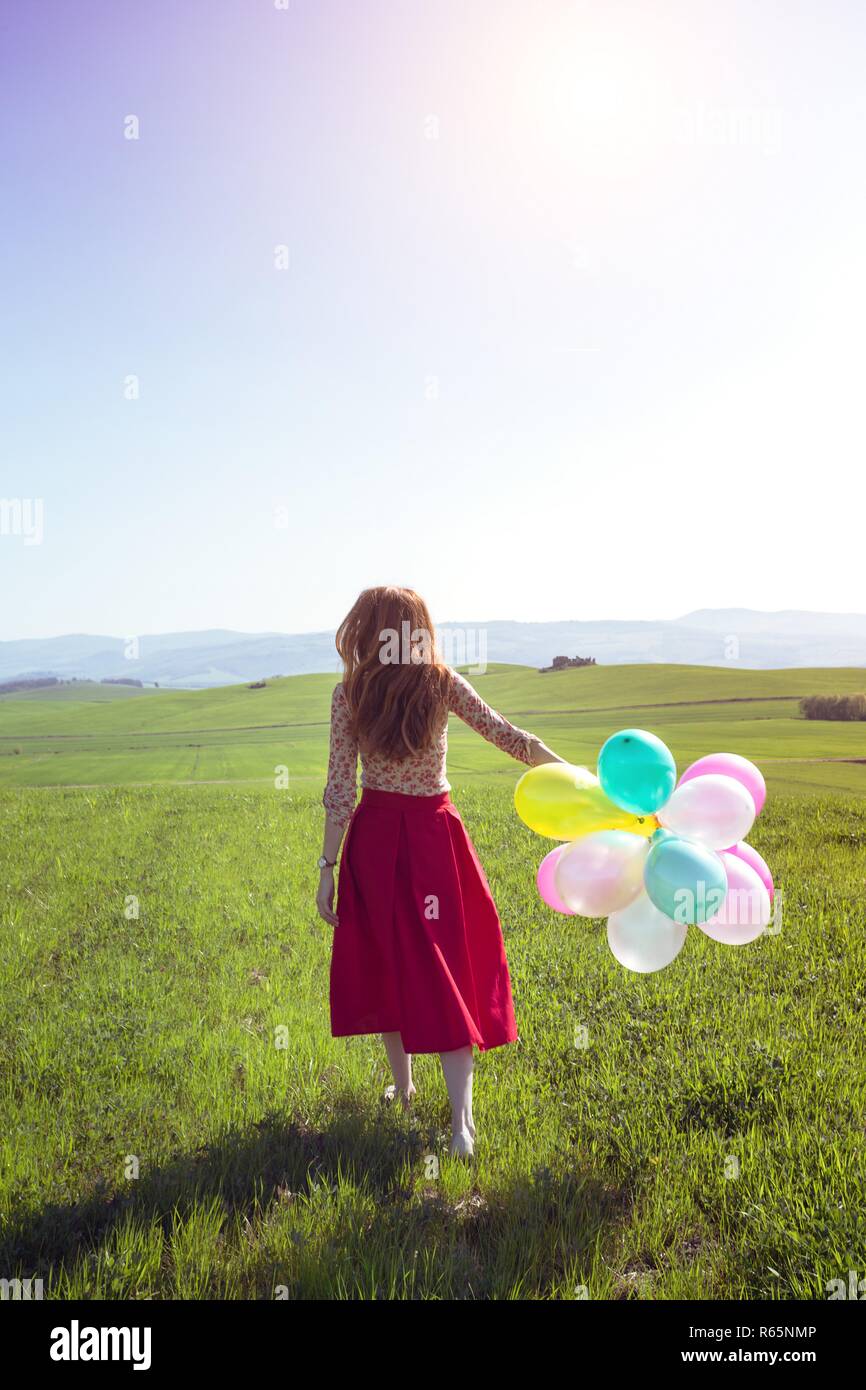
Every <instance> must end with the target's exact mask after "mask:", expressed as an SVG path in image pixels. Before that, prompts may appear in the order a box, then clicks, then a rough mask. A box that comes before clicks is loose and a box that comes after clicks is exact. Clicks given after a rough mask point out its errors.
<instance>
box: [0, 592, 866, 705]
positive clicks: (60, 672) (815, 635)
mask: <svg viewBox="0 0 866 1390" xmlns="http://www.w3.org/2000/svg"><path fill="white" fill-rule="evenodd" d="M439 631H440V636H441V637H442V639H443V645H444V650H445V656H446V659H447V660H448V661H450V662H451V664H452V665H463V664H464V663H470V664H471V663H472V662H473V661H474V660H475V658H476V656H479V657H481V658H482V659H485V660H486V661H487V662H509V663H512V664H518V665H527V666H534V667H541V666H548V665H550V663H551V661H552V659H553V657H554V656H559V655H562V656H575V655H580V656H594V657H595V658H596V660H597V661H598V662H599V663H600V664H602V665H631V664H659V663H665V664H667V663H676V664H681V665H701V666H719V667H727V668H732V669H734V670H763V669H768V668H771V669H784V668H788V667H796V666H800V667H810V666H864V667H866V616H864V615H862V614H857V613H848V614H845V613H807V612H802V611H800V610H791V611H787V612H780V613H760V612H756V611H753V610H751V609H744V608H726V609H703V610H701V611H699V612H694V613H688V614H686V615H685V616H684V617H682V618H676V619H673V620H670V621H658V622H584V621H570V622H540V623H524V622H505V621H498V620H497V621H482V622H479V621H477V620H473V621H471V622H468V621H461V622H459V623H457V622H451V623H444V624H442V625H441V626H440V629H439ZM127 643H128V639H125V638H121V637H104V636H103V637H101V636H89V635H73V636H67V637H51V638H45V639H28V640H26V641H13V642H0V682H2V681H4V680H10V679H14V678H18V677H22V676H37V675H56V676H61V677H65V678H67V679H68V678H70V677H73V676H75V677H78V678H85V679H93V680H101V679H103V678H104V677H111V678H116V677H127V676H135V677H136V678H138V679H139V680H143V681H146V682H148V683H153V682H158V683H159V684H160V685H161V686H163V685H167V686H171V687H174V688H177V689H202V688H207V687H209V686H218V685H229V684H231V683H232V682H235V681H246V680H255V679H259V678H261V677H268V676H274V675H285V676H292V675H307V674H313V673H316V672H326V673H330V672H336V671H337V669H338V667H339V662H338V659H337V654H336V652H335V650H334V634H333V632H332V631H328V632H310V633H295V634H286V633H279V632H261V633H247V632H231V631H227V630H226V629H222V628H218V629H213V630H210V631H205V632H174V633H162V634H156V635H153V636H142V637H140V638H139V639H138V647H137V649H136V650H137V655H136V656H135V658H134V659H130V658H129V656H128V645H127Z"/></svg>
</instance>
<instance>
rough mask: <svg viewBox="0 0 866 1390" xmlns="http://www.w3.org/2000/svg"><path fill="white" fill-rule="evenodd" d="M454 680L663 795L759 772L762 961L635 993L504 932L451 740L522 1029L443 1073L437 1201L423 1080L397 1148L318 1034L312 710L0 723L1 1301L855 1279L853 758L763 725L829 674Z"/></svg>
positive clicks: (286, 687) (593, 1294) (513, 931)
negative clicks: (474, 1136)
mask: <svg viewBox="0 0 866 1390" xmlns="http://www.w3.org/2000/svg"><path fill="white" fill-rule="evenodd" d="M475 683H476V684H477V685H478V688H479V689H480V690H481V691H482V693H483V694H484V695H485V697H486V698H487V699H488V700H490V701H491V703H493V704H496V705H497V706H498V707H500V708H502V709H504V711H505V712H506V713H507V714H508V715H509V716H510V717H511V718H513V719H515V720H516V721H517V722H518V723H522V724H523V725H524V726H525V727H529V728H531V729H533V730H535V731H537V732H538V733H540V734H541V735H542V736H543V737H544V738H545V739H546V740H547V741H548V742H550V743H551V744H552V745H553V746H554V747H555V748H556V749H557V750H558V751H560V752H562V753H563V754H564V755H566V756H569V757H572V758H574V759H575V760H580V761H588V762H593V761H594V757H595V754H596V752H597V750H598V747H599V746H600V743H601V742H602V741H603V739H604V738H605V737H606V736H607V734H609V733H611V732H613V731H614V730H616V729H617V728H619V727H623V726H624V725H626V724H638V725H640V726H642V727H647V728H651V729H653V730H654V731H655V732H657V733H660V734H661V735H662V737H664V738H666V739H667V740H668V741H669V742H670V743H671V746H672V747H673V749H674V752H675V753H676V755H677V758H678V761H680V763H682V764H684V762H685V761H686V760H687V759H689V758H691V757H696V756H699V755H700V754H701V753H706V752H711V751H715V750H717V749H719V748H730V749H732V750H733V751H740V752H744V753H746V754H747V755H748V756H751V757H754V758H756V760H757V761H759V762H760V763H761V764H762V766H763V767H764V770H765V772H766V773H767V774H768V782H769V785H770V793H771V794H770V799H769V802H768V805H767V808H766V810H765V812H764V813H763V814H762V816H761V817H760V819H759V821H758V822H757V824H756V826H755V829H754V832H753V834H752V836H751V837H750V838H751V840H752V842H753V843H754V844H755V845H756V846H757V848H758V849H759V850H760V851H761V852H762V853H763V854H764V856H765V857H766V858H767V860H768V861H769V862H770V864H771V866H772V868H773V870H774V872H775V875H776V880H777V884H778V885H779V886H780V889H781V892H782V898H783V912H782V922H781V931H780V932H778V934H768V935H765V936H763V937H762V938H760V939H759V940H758V941H757V942H755V943H753V944H752V945H750V946H747V947H743V948H740V949H734V948H727V947H723V946H719V945H717V944H716V943H714V942H712V941H710V940H709V939H707V938H706V937H704V936H703V934H702V933H701V932H700V931H698V930H696V929H692V930H691V931H690V933H689V939H688V941H687V942H686V946H685V948H684V950H683V951H682V953H681V954H680V956H679V957H678V958H677V960H676V961H675V962H674V963H673V965H671V966H670V967H669V968H668V969H667V970H665V971H663V972H661V973H660V974H658V975H655V976H649V977H638V976H635V975H631V974H629V973H628V972H626V971H624V970H623V969H621V967H620V966H618V965H617V963H616V962H615V961H614V959H613V957H612V956H611V955H610V952H609V951H608V949H607V946H606V942H605V938H604V928H603V925H602V924H601V923H588V922H584V921H574V920H570V919H563V918H559V917H557V916H555V914H553V913H551V912H550V911H549V910H548V909H546V908H545V907H544V905H543V904H542V903H541V902H540V900H539V899H538V896H537V894H536V892H535V887H534V873H535V868H536V866H537V863H538V861H539V860H540V858H541V857H542V855H543V853H544V852H545V851H546V849H547V848H549V846H550V842H548V841H542V840H540V839H539V838H538V837H537V836H534V835H533V834H532V833H531V832H530V831H529V830H527V829H526V828H525V827H524V826H523V825H522V824H521V823H520V822H519V821H518V819H517V818H516V816H515V814H514V811H513V808H512V805H511V792H512V789H513V785H514V782H515V780H516V777H517V776H518V775H519V773H520V771H521V769H520V768H519V767H518V765H516V764H514V763H512V762H510V761H509V760H508V759H506V758H504V757H502V755H500V754H499V753H497V752H496V751H495V750H493V749H491V748H488V747H487V745H485V744H484V743H483V742H482V741H481V740H479V739H478V738H477V736H475V735H472V734H470V732H469V731H468V730H463V729H462V728H460V727H457V728H454V729H453V732H452V752H451V757H450V760H449V774H450V778H451V782H452V785H453V796H454V799H455V801H456V802H457V804H458V806H459V807H460V809H461V812H462V813H463V815H464V818H465V820H466V823H467V826H468V828H469V831H470V833H471V834H472V836H473V838H474V840H475V842H476V846H477V848H478V851H479V854H480V857H481V859H482V861H483V863H484V865H485V868H486V870H487V873H488V877H489V879H490V883H491V887H492V889H493V892H494V896H495V897H496V900H497V904H498V906H499V909H500V915H501V917H502V922H503V929H504V932H505V936H506V945H507V949H508V956H509V962H510V967H511V973H512V981H513V986H514V996H515V1007H516V1011H517V1017H518V1025H519V1028H520V1042H519V1044H517V1045H516V1046H513V1047H507V1048H503V1049H498V1050H494V1051H493V1052H490V1053H487V1054H485V1055H484V1056H483V1057H481V1058H480V1059H479V1061H478V1066H477V1077H476V1103H475V1109H476V1123H477V1125H478V1131H479V1136H478V1146H477V1162H476V1164H475V1166H474V1168H467V1167H466V1166H464V1165H462V1164H460V1163H459V1162H457V1161H454V1160H450V1159H449V1158H448V1157H447V1118H448V1112H447V1101H446V1096H445V1088H444V1083H443V1081H442V1078H441V1074H440V1071H439V1067H438V1062H437V1061H436V1059H435V1058H426V1057H425V1058H420V1059H418V1063H417V1067H416V1084H417V1085H418V1088H419V1096H418V1106H417V1111H416V1114H415V1116H414V1117H413V1118H412V1119H408V1118H404V1117H403V1116H402V1115H397V1114H395V1113H394V1112H393V1110H389V1109H385V1108H383V1107H382V1105H381V1103H380V1100H379V1097H380V1095H381V1092H382V1090H383V1088H384V1086H385V1084H386V1082H387V1080H389V1078H388V1077H386V1074H385V1067H384V1058H383V1056H382V1054H381V1046H380V1045H379V1044H378V1042H377V1041H376V1040H375V1039H372V1038H369V1039H348V1040H335V1039H332V1038H331V1036H330V1031H329V1019H328V1003H327V991H328V961H329V950H330V929H329V928H327V927H326V926H325V924H324V923H322V922H321V921H320V920H319V919H318V917H317V916H316V914H315V909H314V905H313V898H314V892H315V885H316V880H317V874H316V871H315V869H314V868H313V867H312V866H313V865H314V862H315V858H316V856H317V855H318V853H319V851H320V846H321V829H322V811H321V804H320V798H321V779H322V773H323V770H324V765H325V760H326V757H327V706H328V695H329V691H330V687H331V686H332V684H333V677H318V676H310V677H299V678H296V679H295V680H288V681H282V682H277V683H275V684H273V685H270V686H269V687H268V688H267V689H265V690H263V691H249V690H247V689H246V688H245V687H230V688H226V689H222V690H216V691H208V692H195V693H178V692H170V693H169V692H160V691H155V692H147V693H146V694H141V695H139V696H138V697H132V696H127V697H126V698H122V699H118V698H111V697H108V698H106V699H102V700H99V699H98V698H97V695H96V691H98V690H99V688H98V687H96V688H95V689H94V692H90V693H91V694H93V699H92V701H91V700H88V699H86V698H83V699H77V700H70V699H69V698H68V697H64V698H63V699H60V700H57V699H54V700H52V699H50V698H46V697H45V696H44V695H43V696H41V697H36V696H29V697H23V698H22V697H5V698H4V699H2V700H0V745H2V749H0V784H2V785H0V923H2V928H3V930H2V934H0V1016H2V1025H0V1128H2V1141H0V1276H2V1277H7V1278H11V1277H15V1276H18V1277H22V1278H27V1277H31V1278H39V1277H41V1278H43V1280H44V1281H45V1293H46V1296H47V1297H59V1298H66V1297H76V1296H80V1297H90V1298H102V1297H122V1298H136V1299H142V1298H156V1299H174V1298H211V1297H220V1298H271V1297H274V1296H280V1295H281V1294H287V1295H288V1296H289V1297H293V1298H310V1297H326V1298H385V1297H399V1298H463V1299H483V1298H555V1299H561V1298H565V1299H571V1298H582V1297H589V1298H592V1299H619V1298H649V1299H660V1298H662V1299H663V1298H685V1299H717V1298H762V1297H768V1298H778V1299H791V1298H808V1299H821V1298H825V1297H826V1292H825V1290H826V1285H827V1283H828V1281H829V1280H831V1279H833V1278H836V1277H842V1278H847V1273H848V1271H849V1270H855V1271H859V1277H863V1275H864V1273H866V1235H864V1219H863V1201H862V1196H861V1191H862V1165H863V1143H864V1129H866V1068H864V1057H863V1035H864V998H866V939H864V926H866V914H864V907H863V903H864V886H866V800H864V799H863V791H864V789H866V782H864V767H863V765H862V764H861V763H858V762H856V761H853V760H854V759H857V758H858V757H862V756H863V738H862V730H859V731H858V728H857V726H854V725H837V726H833V725H824V724H809V723H806V722H805V721H802V720H799V719H798V718H797V717H796V699H797V697H798V696H799V695H801V694H810V693H819V692H820V691H822V690H854V689H858V688H862V685H863V673H862V672H856V671H852V672H827V671H820V672H801V671H797V672H744V673H737V672H728V671H726V670H708V669H706V668H671V667H667V668H659V667H649V668H646V667H640V668H638V667H635V668H626V667H621V668H610V669H609V670H604V669H603V668H598V669H596V670H589V671H576V672H567V673H564V674H563V675H562V676H543V677H541V676H537V675H534V673H531V672H526V671H524V670H523V669H521V668H517V669H515V668H499V669H497V670H495V671H493V672H491V673H490V674H489V675H488V676H486V677H483V678H478V680H477V681H476V682H475ZM79 693H80V694H84V695H87V694H88V692H79ZM638 697H640V698H638ZM710 701H712V702H714V703H712V704H710V703H704V702H710ZM16 747H17V748H19V749H20V750H21V751H20V752H17V753H16V752H15V751H14V749H15V748H16ZM842 759H852V761H837V760H842ZM280 763H282V764H286V765H287V766H288V767H289V770H290V781H289V787H288V789H286V790H278V789H277V788H276V787H275V786H274V767H275V766H276V765H278V764H280ZM172 781H174V782H176V783H177V785H161V784H162V783H167V784H170V783H171V782H172ZM208 781H214V782H221V783H224V785H213V786H208V785H194V784H195V783H196V782H198V783H206V782H208ZM187 784H189V785H187Z"/></svg>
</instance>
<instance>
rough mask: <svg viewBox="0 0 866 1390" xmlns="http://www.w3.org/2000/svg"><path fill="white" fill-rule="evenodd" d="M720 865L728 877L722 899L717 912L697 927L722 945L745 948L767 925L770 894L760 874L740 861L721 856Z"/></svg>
mask: <svg viewBox="0 0 866 1390" xmlns="http://www.w3.org/2000/svg"><path fill="white" fill-rule="evenodd" d="M722 863H723V864H724V866H725V873H726V874H727V876H728V891H727V894H726V896H725V900H724V902H723V903H722V905H721V907H720V908H719V910H718V912H716V913H715V914H714V915H713V916H712V917H709V918H707V920H706V922H699V923H698V926H699V927H700V929H701V931H703V932H706V934H707V936H711V937H712V938H713V940H714V941H721V942H723V943H724V944H725V945H726V946H745V945H747V943H748V942H750V941H757V939H758V937H759V936H761V935H762V934H763V932H764V929H765V928H766V927H767V926H768V925H769V922H770V917H771V916H772V912H773V909H772V907H771V905H770V895H769V893H768V892H767V888H766V885H765V884H764V883H763V882H762V880H761V876H760V874H759V873H757V871H756V870H755V869H753V868H752V866H751V864H747V863H746V862H745V860H744V859H738V858H737V856H736V855H734V854H723V855H722Z"/></svg>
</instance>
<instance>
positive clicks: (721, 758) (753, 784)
mask: <svg viewBox="0 0 866 1390" xmlns="http://www.w3.org/2000/svg"><path fill="white" fill-rule="evenodd" d="M710 772H720V773H721V774H722V776H724V777H733V779H734V781H735V782H741V783H742V785H743V786H744V787H745V788H746V791H748V792H749V793H750V794H751V797H752V800H753V801H754V803H755V815H756V816H757V815H760V813H761V807H762V806H763V804H764V802H765V801H766V799H767V784H766V782H765V781H764V777H763V774H762V772H761V770H760V768H757V767H755V764H754V763H750V762H749V760H748V758H741V757H740V755H739V753H708V754H707V756H706V757H705V758H698V760H697V762H696V763H692V765H691V767H687V768H686V770H685V772H684V773H683V775H682V777H681V778H680V780H679V782H678V783H677V786H678V787H681V786H682V785H683V782H691V780H692V778H693V777H705V776H706V775H707V773H710Z"/></svg>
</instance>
